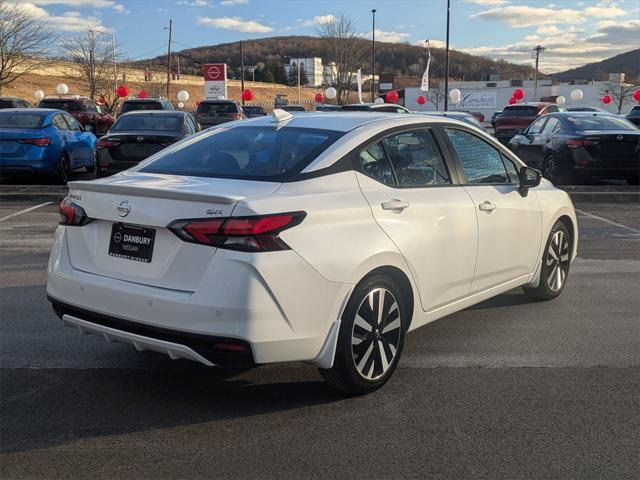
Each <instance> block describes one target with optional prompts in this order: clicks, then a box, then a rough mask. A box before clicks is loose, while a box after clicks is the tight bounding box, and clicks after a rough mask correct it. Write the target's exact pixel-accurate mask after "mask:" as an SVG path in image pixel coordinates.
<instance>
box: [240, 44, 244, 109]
mask: <svg viewBox="0 0 640 480" xmlns="http://www.w3.org/2000/svg"><path fill="white" fill-rule="evenodd" d="M240 90H241V93H240V97H241V98H242V105H244V47H243V45H242V40H240Z"/></svg>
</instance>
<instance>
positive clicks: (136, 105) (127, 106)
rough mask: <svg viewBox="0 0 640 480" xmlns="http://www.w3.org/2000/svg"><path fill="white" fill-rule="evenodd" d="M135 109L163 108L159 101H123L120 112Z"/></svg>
mask: <svg viewBox="0 0 640 480" xmlns="http://www.w3.org/2000/svg"><path fill="white" fill-rule="evenodd" d="M135 110H163V108H162V104H161V103H160V102H124V103H123V104H122V108H121V109H120V113H127V112H133V111H135Z"/></svg>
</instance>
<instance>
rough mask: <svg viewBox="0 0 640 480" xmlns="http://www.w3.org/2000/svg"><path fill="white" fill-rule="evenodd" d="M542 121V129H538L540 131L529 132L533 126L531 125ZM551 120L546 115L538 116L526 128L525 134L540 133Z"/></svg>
mask: <svg viewBox="0 0 640 480" xmlns="http://www.w3.org/2000/svg"><path fill="white" fill-rule="evenodd" d="M539 121H542V123H541V126H540V130H539V131H538V133H529V129H530V128H531V126H532V125H533V124H534V123H536V122H539ZM548 121H549V117H548V116H546V115H543V116H540V117H538V118H536V119H535V120H534V121H533V122H531V123H530V124H529V126H528V127H527V128H526V130H525V135H540V134H541V133H542V131H543V130H544V127H545V126H546V125H547V122H548Z"/></svg>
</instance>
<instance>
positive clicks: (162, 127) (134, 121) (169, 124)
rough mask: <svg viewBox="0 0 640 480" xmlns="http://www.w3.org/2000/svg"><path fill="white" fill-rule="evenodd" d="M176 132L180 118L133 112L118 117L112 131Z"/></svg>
mask: <svg viewBox="0 0 640 480" xmlns="http://www.w3.org/2000/svg"><path fill="white" fill-rule="evenodd" d="M156 130H157V131H162V132H177V131H178V130H180V118H178V117H177V116H175V115H148V114H142V115H138V114H134V115H125V116H122V117H119V118H118V120H117V121H116V123H114V125H113V127H111V131H112V132H125V131H127V132H131V131H133V132H138V131H156Z"/></svg>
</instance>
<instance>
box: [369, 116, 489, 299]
mask: <svg viewBox="0 0 640 480" xmlns="http://www.w3.org/2000/svg"><path fill="white" fill-rule="evenodd" d="M358 161H359V162H360V167H361V170H360V172H358V173H357V176H358V182H359V184H360V188H361V190H362V193H363V194H364V196H365V197H366V198H367V200H368V202H369V204H370V205H371V210H372V212H373V215H374V217H375V219H376V221H377V222H378V224H379V225H380V227H381V228H382V229H383V230H384V231H385V232H386V233H387V235H389V237H390V238H391V240H392V241H393V242H394V243H395V244H396V246H397V247H398V249H399V250H400V252H401V253H402V255H403V256H404V258H405V260H406V262H407V264H408V265H409V268H410V270H411V273H412V275H413V278H414V281H415V283H416V285H417V289H418V292H419V294H420V300H421V302H422V308H423V310H425V311H430V310H433V309H435V308H437V307H439V306H442V305H445V304H448V303H451V302H453V301H455V300H457V299H460V298H463V297H465V296H467V295H468V294H469V290H470V288H471V282H472V280H473V273H474V268H475V263H476V245H477V236H478V232H477V222H476V215H475V208H474V205H473V203H472V202H471V200H470V198H469V195H468V194H467V193H466V192H465V190H464V188H462V187H461V186H460V185H454V183H453V181H452V178H451V175H450V173H449V169H448V168H447V166H446V163H445V161H444V158H443V155H442V153H441V150H440V149H439V148H438V145H437V144H436V141H435V138H434V136H433V133H432V132H431V130H430V129H427V128H425V129H415V130H410V131H404V132H401V133H396V134H391V135H389V136H387V137H386V138H384V139H382V140H381V141H379V142H377V143H374V144H373V145H369V146H368V147H366V148H364V149H363V150H361V151H360V152H359V157H358Z"/></svg>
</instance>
